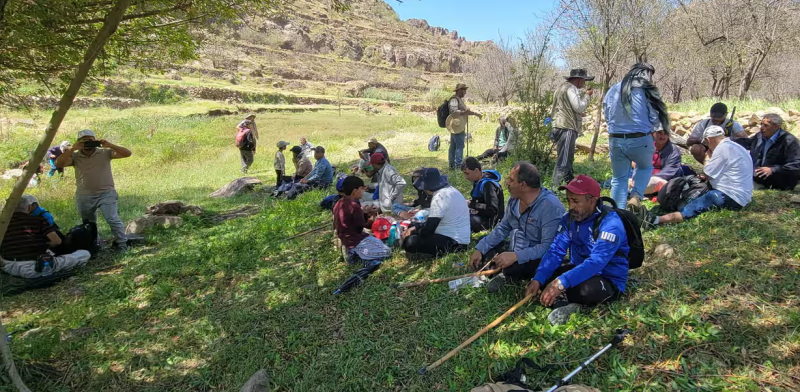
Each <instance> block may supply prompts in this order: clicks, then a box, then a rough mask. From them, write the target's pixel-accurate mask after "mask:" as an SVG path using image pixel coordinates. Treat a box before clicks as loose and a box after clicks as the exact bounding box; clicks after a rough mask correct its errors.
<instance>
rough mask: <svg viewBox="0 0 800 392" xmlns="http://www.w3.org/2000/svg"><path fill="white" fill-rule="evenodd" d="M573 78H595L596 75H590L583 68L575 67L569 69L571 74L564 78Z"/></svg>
mask: <svg viewBox="0 0 800 392" xmlns="http://www.w3.org/2000/svg"><path fill="white" fill-rule="evenodd" d="M572 78H581V79H583V80H594V76H589V73H588V72H586V70H585V69H583V68H575V69H572V70H570V71H569V76H564V79H566V80H570V79H572Z"/></svg>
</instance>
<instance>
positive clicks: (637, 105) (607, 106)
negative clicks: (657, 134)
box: [603, 82, 659, 134]
mask: <svg viewBox="0 0 800 392" xmlns="http://www.w3.org/2000/svg"><path fill="white" fill-rule="evenodd" d="M621 92H622V83H621V82H620V83H617V84H615V85H614V86H613V87H611V89H610V90H608V93H607V94H606V97H605V98H604V99H603V113H604V114H605V116H606V122H607V123H608V133H609V134H626V133H645V134H647V133H652V132H653V130H654V129H655V128H656V127H657V126H658V124H659V119H658V112H657V111H656V109H655V108H653V105H650V102H648V101H647V97H646V96H645V94H644V90H643V89H642V88H640V87H634V88H632V89H631V112H630V114H628V113H627V112H625V108H623V107H622V100H621V94H620V93H621Z"/></svg>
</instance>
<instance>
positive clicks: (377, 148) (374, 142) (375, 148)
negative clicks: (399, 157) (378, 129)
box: [358, 137, 392, 163]
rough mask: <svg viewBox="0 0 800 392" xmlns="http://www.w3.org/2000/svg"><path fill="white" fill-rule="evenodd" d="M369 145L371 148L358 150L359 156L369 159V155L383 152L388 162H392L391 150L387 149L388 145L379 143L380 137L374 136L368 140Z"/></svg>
mask: <svg viewBox="0 0 800 392" xmlns="http://www.w3.org/2000/svg"><path fill="white" fill-rule="evenodd" d="M367 147H369V148H367V149H364V150H361V151H359V152H358V156H359V158H361V159H362V160H365V161H369V157H370V156H372V154H381V155H383V157H384V158H386V162H389V163H392V160H391V159H389V151H386V147H384V146H383V144H380V143H378V139H376V138H374V137H373V138H370V139H369V140H367Z"/></svg>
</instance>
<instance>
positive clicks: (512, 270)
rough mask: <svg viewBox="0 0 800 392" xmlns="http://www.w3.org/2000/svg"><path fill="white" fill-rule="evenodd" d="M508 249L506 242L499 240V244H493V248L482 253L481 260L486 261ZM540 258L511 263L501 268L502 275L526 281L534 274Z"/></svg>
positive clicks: (513, 279) (514, 279)
mask: <svg viewBox="0 0 800 392" xmlns="http://www.w3.org/2000/svg"><path fill="white" fill-rule="evenodd" d="M507 251H508V243H507V242H501V243H500V245H497V246H495V247H494V248H492V249H490V250H489V251H488V252H486V254H485V255H483V262H484V263H486V262H488V261H489V260H491V259H493V258H494V257H495V256H497V255H498V254H500V253H503V252H507ZM540 261H541V259H537V260H531V261H528V262H527V263H522V264H520V263H517V262H514V264H511V266H509V267H506V268H503V275H505V276H506V278H508V279H510V280H512V281H528V280H531V279H533V277H534V275H536V270H537V269H539V262H540Z"/></svg>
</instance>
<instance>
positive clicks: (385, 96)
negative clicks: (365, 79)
mask: <svg viewBox="0 0 800 392" xmlns="http://www.w3.org/2000/svg"><path fill="white" fill-rule="evenodd" d="M362 95H363V96H364V98H368V99H377V100H381V101H392V102H405V101H406V96H405V95H404V94H403V93H399V92H396V91H389V90H382V89H379V88H375V87H369V88H367V89H365V90H364V92H363V93H362Z"/></svg>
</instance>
